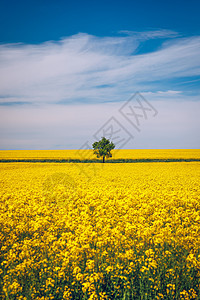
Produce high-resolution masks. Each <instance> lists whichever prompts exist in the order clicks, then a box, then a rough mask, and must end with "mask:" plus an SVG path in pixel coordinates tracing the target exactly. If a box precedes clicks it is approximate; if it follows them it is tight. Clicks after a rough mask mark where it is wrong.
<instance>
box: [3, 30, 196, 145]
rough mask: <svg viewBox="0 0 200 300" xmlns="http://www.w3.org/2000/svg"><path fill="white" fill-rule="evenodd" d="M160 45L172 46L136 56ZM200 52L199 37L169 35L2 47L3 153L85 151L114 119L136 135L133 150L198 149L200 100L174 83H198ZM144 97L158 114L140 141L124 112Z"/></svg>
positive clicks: (82, 36)
mask: <svg viewBox="0 0 200 300" xmlns="http://www.w3.org/2000/svg"><path fill="white" fill-rule="evenodd" d="M154 38H165V39H166V38H170V39H171V40H170V42H165V43H164V44H163V45H162V47H160V48H159V49H157V50H155V51H154V52H151V53H145V54H140V55H139V54H137V48H138V47H139V45H140V43H141V42H143V41H147V40H149V39H154ZM199 52H200V37H188V38H180V37H179V38H178V34H177V33H174V32H172V31H167V30H158V31H150V32H144V33H133V32H132V33H130V32H129V33H128V35H127V36H118V37H101V38H100V37H95V36H90V35H88V34H77V35H75V36H72V37H68V38H65V39H63V40H61V41H58V42H54V41H50V42H46V43H43V44H38V45H25V44H9V45H0V141H1V144H0V149H20V148H21V149H56V148H57V149H59V148H60V149H63V148H65V149H67V148H68V149H70V148H71V149H72V148H79V147H80V146H81V145H82V143H84V142H85V141H87V140H88V139H91V141H92V136H93V134H94V133H95V131H96V130H98V128H100V127H101V126H102V125H103V124H104V123H105V122H106V121H107V120H108V119H109V118H110V117H111V116H115V117H116V118H119V121H120V122H122V124H123V125H124V126H125V128H127V130H129V131H131V133H132V134H133V135H134V136H135V139H134V140H133V141H131V142H129V144H128V145H126V147H127V148H190V147H191V148H198V147H199V146H200V141H199V140H198V138H197V136H198V130H197V128H199V125H200V123H199V122H200V121H199V116H198V114H197V112H198V111H199V103H200V101H198V100H200V99H199V95H198V93H195V92H194V93H193V94H192V93H191V91H190V90H188V92H187V93H185V92H184V86H183V85H182V87H183V89H180V88H177V89H173V88H172V87H171V86H170V84H167V81H170V80H176V79H180V78H182V77H184V79H183V82H184V81H185V82H186V84H187V83H188V82H190V81H191V82H194V83H195V82H197V84H198V79H197V78H196V77H195V78H193V76H199V75H200V60H199ZM185 77H186V78H185ZM190 77H191V78H190ZM165 82H166V83H165ZM163 86H164V87H165V88H163ZM137 90H138V91H140V92H142V95H143V96H144V97H146V99H147V100H148V101H151V103H153V105H154V106H155V107H156V109H157V110H158V116H157V117H156V118H154V119H152V120H148V122H146V125H145V126H144V130H143V131H142V132H141V133H140V134H137V133H133V128H131V127H130V124H128V123H127V122H126V120H124V119H122V117H121V116H120V115H119V112H118V109H119V107H120V106H121V105H122V103H123V102H124V101H126V100H128V99H129V97H130V96H131V95H132V94H133V93H134V92H135V91H137ZM12 103H13V105H11V104H12ZM20 103H24V105H19V104H20ZM6 104H7V105H6ZM66 104H68V105H66Z"/></svg>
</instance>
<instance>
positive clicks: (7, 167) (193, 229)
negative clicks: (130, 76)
mask: <svg viewBox="0 0 200 300" xmlns="http://www.w3.org/2000/svg"><path fill="white" fill-rule="evenodd" d="M83 165H84V169H85V168H86V172H87V173H88V174H90V175H91V176H90V181H88V180H87V177H86V176H85V175H84V173H83V172H81V168H77V166H76V165H75V164H53V163H51V164H47V163H34V164H31V163H6V164H0V182H1V190H0V201H1V204H0V228H1V231H0V240H1V250H0V251H1V252H0V257H1V264H0V277H1V278H0V279H1V280H0V298H1V299H23V300H29V299H37V300H46V299H90V300H91V299H97V300H99V299H101V300H103V299H200V293H199V290H200V281H199V278H200V232H199V231H200V193H199V191H200V187H199V175H200V163H199V162H190V163H187V162H184V163H180V162H179V163H140V164H123V163H121V164H106V165H104V166H103V167H102V168H101V167H100V166H99V165H98V172H96V175H95V176H94V174H93V166H91V164H83ZM80 166H81V164H80Z"/></svg>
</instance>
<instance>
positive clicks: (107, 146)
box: [92, 137, 115, 163]
mask: <svg viewBox="0 0 200 300" xmlns="http://www.w3.org/2000/svg"><path fill="white" fill-rule="evenodd" d="M92 147H93V148H94V154H95V155H96V156H97V157H98V158H99V157H103V163H104V162H105V157H106V158H109V157H112V154H111V150H113V149H114V148H115V145H114V144H113V142H110V141H109V140H107V139H106V138H105V137H102V139H101V140H100V141H99V142H95V143H93V144H92Z"/></svg>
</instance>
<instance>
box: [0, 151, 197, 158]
mask: <svg viewBox="0 0 200 300" xmlns="http://www.w3.org/2000/svg"><path fill="white" fill-rule="evenodd" d="M112 154H113V158H114V159H121V158H123V159H134V158H137V159H156V158H157V159H170V158H173V159H177V158H178V159H180V158H185V159H191V158H196V159H200V149H167V150H165V149H160V150H154V149H144V150H133V149H130V150H127V149H126V150H123V149H121V150H113V151H112ZM88 157H89V158H91V159H96V156H94V155H93V151H92V150H7V151H5V150H0V160H1V159H78V158H79V159H82V160H83V159H85V158H88Z"/></svg>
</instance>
